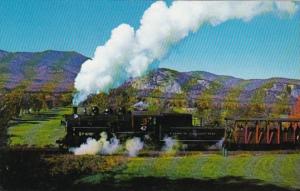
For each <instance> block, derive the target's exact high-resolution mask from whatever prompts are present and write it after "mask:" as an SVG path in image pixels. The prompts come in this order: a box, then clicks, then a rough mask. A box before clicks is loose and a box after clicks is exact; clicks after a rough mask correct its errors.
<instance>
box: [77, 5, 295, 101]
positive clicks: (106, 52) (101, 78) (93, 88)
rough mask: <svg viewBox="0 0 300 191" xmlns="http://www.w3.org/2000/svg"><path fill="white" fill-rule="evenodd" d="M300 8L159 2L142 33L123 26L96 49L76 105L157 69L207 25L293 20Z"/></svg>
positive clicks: (84, 70)
mask: <svg viewBox="0 0 300 191" xmlns="http://www.w3.org/2000/svg"><path fill="white" fill-rule="evenodd" d="M296 8H297V7H296V3H295V2H291V1H174V2H172V4H171V5H170V6H169V7H168V5H167V4H166V3H165V2H163V1H157V2H154V3H153V4H152V5H151V6H150V7H149V8H148V9H147V10H146V11H145V12H144V14H143V16H142V18H141V20H140V27H139V28H138V29H137V30H134V28H133V27H131V26H130V25H128V24H121V25H119V26H118V27H116V28H115V29H113V30H112V32H111V37H110V39H109V40H108V41H107V42H106V43H105V44H104V45H102V46H99V47H97V49H96V51H95V53H94V57H93V58H92V59H91V60H87V61H86V62H84V63H83V65H82V67H81V70H80V72H79V74H78V75H77V77H76V79H75V88H76V89H77V91H78V93H77V94H76V95H75V96H74V99H73V104H74V105H77V104H79V103H80V102H82V101H84V100H85V99H86V98H87V96H88V95H89V94H95V93H99V92H101V91H104V92H107V91H108V90H109V89H111V88H116V87H118V86H119V85H121V84H122V83H123V82H125V81H126V80H127V79H128V78H130V77H137V76H141V75H143V74H144V73H145V72H146V71H147V70H149V69H151V68H155V67H158V66H157V64H154V63H155V61H159V60H160V59H162V58H163V57H164V56H165V55H166V53H167V52H168V50H169V48H170V47H171V46H173V45H175V44H176V43H178V42H180V41H181V40H182V39H184V38H185V37H187V36H188V35H189V34H190V33H193V32H196V31H197V30H198V29H199V28H200V27H201V26H202V25H203V24H204V23H207V24H211V25H213V26H216V25H218V24H221V23H223V22H226V21H227V20H230V19H241V20H243V21H249V20H251V19H252V18H253V17H255V16H258V15H261V14H264V13H267V12H272V11H273V12H275V13H279V14H282V13H283V14H293V13H294V12H295V11H296Z"/></svg>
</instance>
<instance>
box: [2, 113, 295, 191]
mask: <svg viewBox="0 0 300 191" xmlns="http://www.w3.org/2000/svg"><path fill="white" fill-rule="evenodd" d="M70 112H71V108H54V109H52V110H49V111H44V112H41V113H40V114H34V115H33V114H31V115H29V114H27V115H24V116H22V118H21V119H19V120H15V121H12V123H11V126H10V127H9V131H8V133H9V135H10V146H11V149H12V151H8V154H2V155H1V154H0V159H1V156H2V160H0V161H2V162H0V175H1V172H2V173H3V172H4V174H3V175H5V176H3V177H5V181H6V184H7V185H8V187H10V186H15V185H16V184H15V183H16V182H18V184H20V185H21V186H22V184H23V183H25V182H27V183H26V184H24V185H23V186H25V187H28V188H31V186H32V185H34V184H35V183H34V182H36V181H40V183H39V184H40V185H35V186H37V188H38V189H40V188H44V186H45V185H47V186H48V188H49V189H52V190H54V188H57V187H60V186H65V187H62V188H61V189H63V190H66V188H68V189H71V190H72V189H73V188H74V189H75V190H87V188H90V190H95V189H98V188H99V187H103V186H105V187H106V188H107V189H106V190H151V191H152V190H153V191H154V190H155V191H156V190H166V191H177V190H178V191H179V190H180V191H181V190H195V191H196V190H199V188H202V189H201V190H215V191H220V190H249V191H250V190H251V191H252V190H255V191H260V190H272V191H273V190H280V191H287V190H300V154H299V153H297V152H296V153H294V154H283V153H282V152H281V153H276V152H260V153H255V152H243V151H242V152H238V153H235V152H230V153H229V154H230V155H229V157H223V156H222V155H221V154H218V153H217V152H216V154H207V153H205V152H204V153H201V152H195V153H193V154H190V155H187V156H180V157H179V156H160V157H134V158H128V157H126V156H124V155H121V156H120V155H118V156H110V157H102V156H75V155H71V154H60V153H57V154H46V155H45V154H39V153H35V151H34V150H32V151H29V150H28V149H27V150H26V149H25V150H20V151H14V150H13V148H14V147H15V146H18V145H23V146H24V145H26V146H28V147H39V148H42V147H45V146H55V141H56V140H57V139H59V138H61V137H63V136H64V134H65V132H64V128H63V127H61V126H60V120H61V118H62V115H63V114H66V113H70ZM10 152H12V153H10ZM37 152H39V151H37ZM241 153H243V154H241ZM32 163H34V164H32ZM99 169H100V170H99ZM39 173H40V174H39ZM3 177H2V178H3ZM0 178H1V177H0ZM62 178H63V179H62ZM3 180H4V179H3ZM50 180H51V181H50ZM62 180H63V182H62ZM52 187H53V188H52ZM0 188H1V187H0ZM123 188H124V189H123ZM141 188H143V189H141Z"/></svg>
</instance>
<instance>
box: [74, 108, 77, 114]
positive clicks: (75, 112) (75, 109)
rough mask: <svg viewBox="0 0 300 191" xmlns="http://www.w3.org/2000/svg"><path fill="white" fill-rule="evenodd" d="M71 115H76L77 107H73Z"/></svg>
mask: <svg viewBox="0 0 300 191" xmlns="http://www.w3.org/2000/svg"><path fill="white" fill-rule="evenodd" d="M73 114H77V107H75V106H74V107H73Z"/></svg>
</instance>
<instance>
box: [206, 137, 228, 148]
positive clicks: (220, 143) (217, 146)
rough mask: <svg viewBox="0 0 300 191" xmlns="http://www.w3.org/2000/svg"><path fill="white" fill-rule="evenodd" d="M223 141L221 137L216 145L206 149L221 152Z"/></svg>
mask: <svg viewBox="0 0 300 191" xmlns="http://www.w3.org/2000/svg"><path fill="white" fill-rule="evenodd" d="M224 140H225V138H224V137H223V138H222V139H220V140H219V141H218V142H217V143H216V144H214V145H212V146H210V147H209V148H208V149H209V150H221V149H222V148H223V143H224Z"/></svg>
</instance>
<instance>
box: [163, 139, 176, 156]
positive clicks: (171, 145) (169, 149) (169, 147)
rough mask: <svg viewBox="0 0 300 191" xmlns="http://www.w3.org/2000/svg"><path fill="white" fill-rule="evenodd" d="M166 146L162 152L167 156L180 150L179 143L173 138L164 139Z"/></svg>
mask: <svg viewBox="0 0 300 191" xmlns="http://www.w3.org/2000/svg"><path fill="white" fill-rule="evenodd" d="M163 140H164V142H165V144H164V146H163V147H162V151H164V152H165V153H167V154H172V153H176V151H177V150H178V149H179V142H178V141H177V140H176V139H173V138H172V137H164V139H163Z"/></svg>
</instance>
